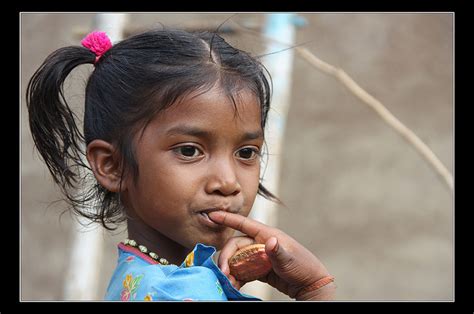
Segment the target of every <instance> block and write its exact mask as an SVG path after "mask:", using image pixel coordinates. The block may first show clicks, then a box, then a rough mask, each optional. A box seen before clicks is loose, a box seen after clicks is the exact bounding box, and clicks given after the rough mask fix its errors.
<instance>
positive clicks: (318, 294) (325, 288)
mask: <svg viewBox="0 0 474 314" xmlns="http://www.w3.org/2000/svg"><path fill="white" fill-rule="evenodd" d="M335 294H336V285H335V284H334V277H333V276H330V275H328V276H325V277H323V278H321V279H319V280H317V281H316V282H314V283H313V284H311V285H309V286H306V287H304V288H302V289H300V291H298V293H297V294H296V296H295V299H296V301H317V300H333V299H334V298H335Z"/></svg>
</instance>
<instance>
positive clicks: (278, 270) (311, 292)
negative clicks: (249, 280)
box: [209, 211, 335, 300]
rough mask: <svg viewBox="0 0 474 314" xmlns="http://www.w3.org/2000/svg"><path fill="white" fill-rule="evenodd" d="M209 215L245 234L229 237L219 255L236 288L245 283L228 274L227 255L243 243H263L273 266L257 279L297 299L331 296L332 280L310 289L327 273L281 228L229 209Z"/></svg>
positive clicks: (220, 261)
mask: <svg viewBox="0 0 474 314" xmlns="http://www.w3.org/2000/svg"><path fill="white" fill-rule="evenodd" d="M209 217H210V218H211V219H212V220H213V221H214V222H216V223H218V224H222V225H225V226H227V227H230V228H232V229H235V230H238V231H240V232H242V233H244V234H246V235H247V236H248V237H246V236H241V237H233V238H231V239H229V241H228V242H227V243H226V244H225V246H224V248H223V249H222V251H221V253H220V255H219V260H218V265H219V267H220V268H221V270H222V272H223V273H224V274H226V275H227V276H228V278H229V280H230V281H231V283H232V284H233V285H234V286H235V287H236V288H237V289H240V287H241V286H242V285H243V284H245V283H244V282H239V281H237V280H236V279H235V278H234V277H233V276H232V275H230V271H229V266H228V260H229V258H230V257H231V256H232V255H233V254H234V253H235V252H236V251H237V250H239V249H240V248H242V247H244V246H247V245H250V244H253V243H263V244H265V252H266V253H267V255H268V257H269V258H270V261H271V263H272V266H273V269H272V270H271V271H270V273H269V274H268V275H267V276H265V277H263V278H259V281H262V282H266V283H268V284H269V285H271V286H272V287H274V288H276V289H278V290H279V291H281V292H282V293H284V294H286V295H288V296H290V297H291V298H296V300H329V299H333V298H334V295H335V285H334V283H329V284H327V285H325V286H323V287H321V288H319V289H311V286H312V285H313V284H315V283H316V282H317V281H318V280H319V279H321V278H323V277H326V276H329V273H328V271H327V269H326V267H324V265H323V264H322V263H321V262H320V261H319V259H318V258H317V257H316V256H314V255H313V254H312V253H311V252H310V251H309V250H308V249H306V248H305V247H303V246H302V245H301V244H299V243H298V242H297V241H296V240H294V239H293V238H292V237H290V236H289V235H287V234H286V233H284V232H283V231H281V230H279V229H276V228H273V227H270V226H267V225H265V224H263V223H260V222H258V221H255V220H253V219H250V218H247V217H244V216H241V215H237V214H233V213H229V212H222V211H216V212H211V213H209Z"/></svg>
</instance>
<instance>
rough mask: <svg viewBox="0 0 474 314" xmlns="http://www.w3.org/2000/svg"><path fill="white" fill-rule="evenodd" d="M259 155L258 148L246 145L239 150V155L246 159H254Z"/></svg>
mask: <svg viewBox="0 0 474 314" xmlns="http://www.w3.org/2000/svg"><path fill="white" fill-rule="evenodd" d="M258 155H259V152H258V149H256V148H250V147H245V148H242V149H241V150H239V151H238V152H237V157H239V158H241V159H245V160H253V159H255V158H257V156H258Z"/></svg>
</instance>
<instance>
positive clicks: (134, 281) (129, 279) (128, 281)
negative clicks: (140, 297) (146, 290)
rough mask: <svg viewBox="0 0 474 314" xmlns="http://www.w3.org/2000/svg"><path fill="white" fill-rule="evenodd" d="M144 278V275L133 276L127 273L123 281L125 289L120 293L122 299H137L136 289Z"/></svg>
mask: <svg viewBox="0 0 474 314" xmlns="http://www.w3.org/2000/svg"><path fill="white" fill-rule="evenodd" d="M142 279H143V275H140V276H137V277H135V278H133V276H132V275H131V274H127V275H126V276H125V279H124V281H123V283H122V284H123V290H122V293H121V294H120V300H121V301H129V300H130V298H132V300H133V299H135V297H136V291H137V289H138V286H139V284H140V281H141V280H142Z"/></svg>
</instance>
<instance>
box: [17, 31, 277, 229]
mask: <svg viewBox="0 0 474 314" xmlns="http://www.w3.org/2000/svg"><path fill="white" fill-rule="evenodd" d="M95 57H96V56H95V54H94V53H93V52H92V51H90V50H89V49H87V48H84V47H81V46H70V47H65V48H60V49H58V50H56V51H54V52H53V53H51V54H50V55H49V56H48V57H47V58H46V60H45V61H44V62H43V64H42V65H41V66H40V67H39V69H38V70H37V71H36V72H35V73H34V75H33V76H32V78H31V80H30V82H29V84H28V87H27V91H26V96H27V107H28V111H29V123H30V128H31V133H32V136H33V140H34V143H35V145H36V147H37V149H38V151H39V153H40V154H41V156H42V158H43V159H44V161H45V163H46V165H47V167H48V169H49V171H50V172H51V174H52V176H53V179H54V181H55V182H56V183H57V184H58V185H59V186H60V188H61V190H62V192H63V194H64V195H65V196H66V198H67V199H66V201H68V204H70V205H71V208H72V210H73V211H74V212H75V213H76V214H79V215H81V216H84V217H87V218H89V219H91V220H92V221H94V222H100V223H101V224H102V225H103V226H104V227H105V228H106V229H109V230H113V229H115V228H112V227H110V226H108V224H118V223H120V222H122V221H124V220H125V215H124V214H123V210H122V209H123V208H122V204H121V202H120V197H119V193H114V192H111V191H108V190H107V189H105V188H103V187H102V186H101V185H100V184H99V183H98V182H97V181H96V180H94V181H93V182H94V184H93V185H92V187H90V188H89V189H88V190H85V192H84V193H83V194H77V188H78V187H80V186H81V187H82V186H85V184H86V183H87V179H88V178H87V176H86V175H84V174H83V170H84V168H86V169H89V170H90V168H89V166H88V165H87V164H86V163H85V162H84V160H85V159H84V157H85V145H87V144H89V143H90V142H91V141H92V140H94V139H102V140H104V141H107V142H110V143H113V144H114V145H115V147H116V148H117V149H118V151H119V153H120V155H121V158H122V166H123V167H122V169H123V171H122V177H123V174H124V171H130V172H131V174H132V175H133V177H134V178H137V177H138V175H139V173H138V165H137V162H136V160H135V157H134V149H133V142H132V139H133V137H134V135H135V134H137V132H138V131H139V130H140V129H143V127H144V126H146V124H147V123H148V122H150V120H151V119H152V117H153V116H155V114H156V113H158V112H159V111H161V110H163V109H165V108H167V107H168V106H171V105H172V104H173V103H175V102H176V101H179V100H180V99H182V97H185V96H186V95H188V94H189V93H191V92H194V91H201V90H207V89H210V88H211V87H212V86H213V85H214V84H216V83H217V82H218V83H219V84H220V87H221V88H223V90H225V91H226V92H227V94H228V96H229V97H230V98H231V99H232V102H233V103H234V105H235V100H234V95H236V92H237V91H238V90H239V89H242V88H248V89H250V90H251V91H252V92H253V93H254V94H255V95H256V96H257V97H258V99H259V102H260V105H261V115H262V116H261V126H262V130H264V129H265V123H266V120H267V113H268V110H269V108H270V98H271V77H270V75H269V73H268V71H267V70H266V69H265V67H264V66H263V65H262V64H261V63H260V62H259V61H258V60H256V58H253V57H252V56H250V55H249V54H248V53H246V52H244V51H241V50H239V49H236V48H234V47H232V46H231V45H229V44H228V43H227V42H226V41H225V40H224V39H223V38H222V37H220V36H219V35H217V34H216V33H212V32H199V33H190V32H186V31H182V30H170V29H165V30H151V31H147V32H144V33H142V34H138V35H135V36H132V37H130V38H127V39H125V40H123V41H121V42H119V43H117V44H115V45H114V46H113V47H112V48H110V49H109V50H108V51H107V52H106V53H105V54H104V55H103V56H102V57H101V58H100V60H99V61H98V62H97V63H96V64H95V69H94V71H93V72H92V74H91V75H90V77H89V79H88V82H87V86H86V91H85V112H84V134H82V133H81V131H80V130H79V128H78V127H77V125H76V123H75V118H76V117H75V114H74V113H73V112H72V110H71V109H70V107H69V105H68V104H67V101H66V99H65V96H64V92H63V83H64V81H65V79H66V77H67V76H68V75H69V73H70V72H71V71H72V70H73V69H74V68H75V67H77V66H79V65H82V64H87V63H89V64H94V62H95ZM267 76H268V79H267ZM84 144H85V145H84ZM81 168H82V169H81ZM258 194H260V195H261V196H263V197H265V198H267V199H269V200H272V201H276V202H278V203H280V200H279V199H278V198H277V197H276V196H274V195H273V194H272V193H271V192H270V191H268V190H267V189H266V188H265V187H264V186H263V185H262V184H261V183H260V184H259V188H258ZM90 201H96V202H95V203H94V205H93V206H92V207H93V208H92V209H93V210H87V209H86V208H84V207H83V203H85V202H90ZM97 201H98V202H97Z"/></svg>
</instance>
